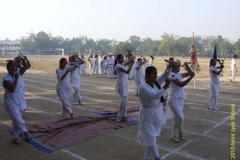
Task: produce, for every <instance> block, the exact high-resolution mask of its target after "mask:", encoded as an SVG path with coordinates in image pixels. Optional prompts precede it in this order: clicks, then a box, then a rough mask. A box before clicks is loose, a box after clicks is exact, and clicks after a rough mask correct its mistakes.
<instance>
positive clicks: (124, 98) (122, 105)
mask: <svg viewBox="0 0 240 160" xmlns="http://www.w3.org/2000/svg"><path fill="white" fill-rule="evenodd" d="M120 97H121V103H120V107H119V111H118V116H127V103H128V98H127V96H120Z"/></svg>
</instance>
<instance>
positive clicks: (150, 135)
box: [138, 82, 166, 159]
mask: <svg viewBox="0 0 240 160" xmlns="http://www.w3.org/2000/svg"><path fill="white" fill-rule="evenodd" d="M164 92H165V89H164V88H162V89H160V90H159V89H158V87H157V86H156V85H155V84H153V88H152V87H151V86H150V85H148V84H147V83H145V82H144V83H142V84H141V85H140V87H139V99H140V102H141V108H140V115H139V130H138V134H139V135H140V137H141V144H142V145H143V146H146V150H145V156H144V159H150V155H151V152H153V153H154V156H155V157H159V153H158V149H157V144H156V136H159V135H160V132H161V126H162V125H165V124H166V118H165V116H164V113H163V106H162V103H161V101H160V98H161V96H162V95H163V93H164Z"/></svg>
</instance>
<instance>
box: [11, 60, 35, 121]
mask: <svg viewBox="0 0 240 160" xmlns="http://www.w3.org/2000/svg"><path fill="white" fill-rule="evenodd" d="M14 61H15V64H16V67H17V71H16V72H17V73H18V75H19V77H18V79H19V80H18V81H19V82H20V84H19V85H21V88H22V94H23V95H25V88H24V81H23V78H22V76H23V74H24V73H25V72H26V70H27V69H29V68H30V66H31V64H30V62H29V61H28V59H27V57H26V56H24V59H22V58H21V57H15V58H14ZM24 99H25V98H24ZM25 102H26V101H25ZM26 109H27V103H24V104H23V105H21V106H20V112H21V115H22V117H23V114H24V112H25V110H26Z"/></svg>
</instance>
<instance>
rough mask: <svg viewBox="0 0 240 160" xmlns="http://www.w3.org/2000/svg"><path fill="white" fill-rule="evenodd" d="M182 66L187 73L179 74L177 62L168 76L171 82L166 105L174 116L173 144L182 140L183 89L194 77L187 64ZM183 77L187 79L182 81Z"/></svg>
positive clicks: (184, 95)
mask: <svg viewBox="0 0 240 160" xmlns="http://www.w3.org/2000/svg"><path fill="white" fill-rule="evenodd" d="M184 66H185V68H186V70H187V72H186V73H179V71H180V64H179V63H177V62H175V63H173V64H172V73H171V74H170V76H169V77H170V79H171V80H172V82H171V84H170V85H169V91H168V102H167V103H168V106H169V107H170V108H171V111H172V112H173V115H174V117H173V118H174V119H173V126H172V139H173V141H175V142H179V139H180V140H183V119H184V115H183V106H184V99H185V98H186V93H185V91H184V89H183V87H184V86H186V85H187V84H188V83H189V82H190V81H191V79H192V78H193V77H194V76H195V73H194V72H193V71H192V70H191V68H190V67H189V66H188V62H185V63H184ZM185 77H188V78H187V79H186V80H184V81H183V78H185ZM177 131H179V132H177ZM177 133H179V135H178V136H177Z"/></svg>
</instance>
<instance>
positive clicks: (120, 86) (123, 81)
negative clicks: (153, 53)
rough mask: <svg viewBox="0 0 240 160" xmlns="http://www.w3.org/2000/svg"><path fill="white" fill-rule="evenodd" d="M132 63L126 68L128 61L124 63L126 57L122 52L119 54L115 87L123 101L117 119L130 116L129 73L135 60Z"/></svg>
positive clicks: (120, 119)
mask: <svg viewBox="0 0 240 160" xmlns="http://www.w3.org/2000/svg"><path fill="white" fill-rule="evenodd" d="M128 63H129V64H130V67H129V68H128V70H126V67H125V65H127V63H124V59H123V55H122V54H118V55H117V65H116V66H115V70H116V73H117V75H118V78H117V84H116V88H115V93H116V94H117V93H118V94H119V96H120V98H121V103H120V107H119V111H118V116H117V121H118V122H120V121H122V120H123V121H129V119H128V117H127V112H126V109H127V104H128V97H127V96H128V86H129V84H128V74H129V72H130V70H131V68H132V65H133V61H129V62H128Z"/></svg>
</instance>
